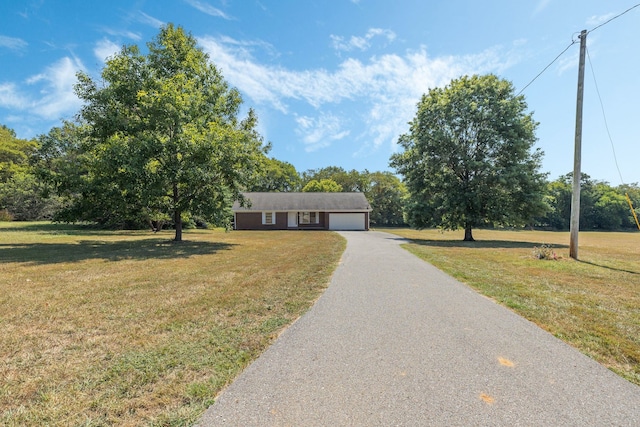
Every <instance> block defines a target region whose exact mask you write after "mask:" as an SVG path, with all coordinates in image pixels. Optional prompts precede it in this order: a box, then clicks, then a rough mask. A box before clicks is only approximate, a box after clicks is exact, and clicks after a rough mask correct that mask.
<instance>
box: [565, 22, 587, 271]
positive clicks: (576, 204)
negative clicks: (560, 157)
mask: <svg viewBox="0 0 640 427" xmlns="http://www.w3.org/2000/svg"><path fill="white" fill-rule="evenodd" d="M579 37H580V65H579V66H578V99H577V101H576V140H575V149H574V154H573V196H572V197H571V241H570V243H569V256H570V257H571V258H573V259H578V233H579V231H580V174H581V172H580V169H581V162H582V98H583V93H584V57H585V52H586V50H587V30H582V32H581V33H580V36H579Z"/></svg>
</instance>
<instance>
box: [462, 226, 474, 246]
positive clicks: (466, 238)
mask: <svg viewBox="0 0 640 427" xmlns="http://www.w3.org/2000/svg"><path fill="white" fill-rule="evenodd" d="M464 241H465V242H475V241H476V240H475V239H474V238H473V234H472V233H471V226H470V225H467V226H466V227H465V228H464Z"/></svg>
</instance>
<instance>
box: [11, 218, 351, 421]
mask: <svg viewBox="0 0 640 427" xmlns="http://www.w3.org/2000/svg"><path fill="white" fill-rule="evenodd" d="M172 237H173V235H172V233H171V232H166V233H164V232H163V233H158V234H153V233H147V232H107V231H99V230H91V229H83V228H81V227H72V226H63V225H52V224H42V223H35V224H29V223H26V224H16V223H0V277H2V280H1V281H0V424H1V425H7V426H22V425H91V426H99V425H113V424H117V425H140V424H147V425H176V426H177V425H191V424H192V423H193V422H195V421H196V420H197V419H198V418H199V416H200V415H201V414H202V413H203V411H204V410H205V409H206V408H207V407H208V406H209V405H210V404H211V403H212V402H213V398H214V397H215V395H216V394H217V393H218V392H219V391H220V390H221V388H222V387H224V386H225V385H226V384H227V383H228V382H230V380H231V379H233V378H234V377H235V376H236V375H237V374H238V373H239V372H240V371H241V370H242V369H243V368H244V367H245V366H246V365H247V364H248V363H249V362H250V361H251V360H253V359H254V358H255V357H257V356H258V355H259V354H260V353H261V352H262V351H263V350H264V349H265V348H266V347H267V346H268V344H269V343H270V342H272V340H273V339H274V338H275V337H276V336H277V334H278V333H279V332H280V331H281V330H282V329H283V328H284V327H286V326H287V325H289V324H290V323H291V322H293V321H294V320H295V319H296V318H297V317H298V316H300V315H301V314H302V313H303V312H304V311H305V310H307V309H308V307H309V306H310V305H311V304H312V303H313V302H314V301H315V299H317V297H318V296H319V295H320V293H321V292H322V291H323V290H324V288H325V287H326V285H327V284H328V280H329V278H330V275H331V273H332V272H333V270H334V269H335V267H336V266H337V262H338V260H339V258H340V255H341V254H342V251H343V250H344V247H345V241H344V239H342V238H341V237H340V236H339V235H337V234H335V233H330V232H278V231H271V232H242V231H234V232H231V233H224V232H222V231H209V230H194V231H188V232H186V233H185V240H186V241H185V242H183V243H181V244H176V243H173V242H171V241H170V240H171V238H172Z"/></svg>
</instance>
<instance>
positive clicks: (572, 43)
mask: <svg viewBox="0 0 640 427" xmlns="http://www.w3.org/2000/svg"><path fill="white" fill-rule="evenodd" d="M638 6H640V3H638V4H636V5H635V6H631V7H630V8H629V9H627V10H625V11H624V12H622V13H619V14H617V15H616V16H614V17H612V18H610V19H608V20H606V21H605V22H603V23H602V24H600V25H598V26H596V27H594V28H592V29H591V30H590V31H588V32H587V34H588V33H591V32H593V31H595V30H597V29H598V28H600V27H602V26H604V25H607V24H608V23H609V22H611V21H613V20H614V19H618V18H619V17H621V16H622V15H624V14H625V13H627V12H629V11H631V10H633V9H635V8H636V7H638ZM574 34H575V33H574ZM576 43H577V41H576V40H573V37H572V40H571V44H570V45H569V46H567V47H566V48H565V49H564V50H563V51H562V52H560V53H559V54H558V56H556V57H555V58H554V60H553V61H551V62H550V63H549V65H547V66H546V67H544V68H543V69H542V71H540V72H539V73H538V75H537V76H535V77H534V78H533V80H531V81H530V82H529V83H527V85H526V86H525V87H523V88H522V89H521V90H520V92H518V95H520V94H521V93H522V92H524V90H525V89H526V88H528V87H529V86H530V85H531V84H532V83H533V82H535V81H536V80H537V79H538V77H540V76H541V75H542V74H543V73H544V72H545V71H547V69H548V68H549V67H551V66H552V65H553V64H554V63H555V62H556V61H557V60H558V58H560V57H561V56H562V55H563V54H564V53H565V52H566V51H567V50H569V48H570V47H571V46H573V45H574V44H576ZM516 96H517V95H516Z"/></svg>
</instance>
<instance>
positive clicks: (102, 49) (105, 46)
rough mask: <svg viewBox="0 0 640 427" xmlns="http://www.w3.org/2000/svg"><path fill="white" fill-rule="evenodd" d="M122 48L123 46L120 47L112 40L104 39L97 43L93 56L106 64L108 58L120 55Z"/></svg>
mask: <svg viewBox="0 0 640 427" xmlns="http://www.w3.org/2000/svg"><path fill="white" fill-rule="evenodd" d="M120 48H121V46H118V45H117V44H116V43H114V42H112V41H111V40H109V39H106V38H104V39H102V40H100V41H99V42H98V43H96V46H95V47H94V48H93V54H94V55H95V56H96V58H98V59H99V60H100V61H102V62H105V61H106V60H107V58H109V57H111V56H113V55H115V54H116V53H118V52H119V51H120Z"/></svg>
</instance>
